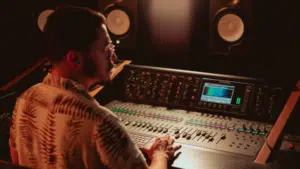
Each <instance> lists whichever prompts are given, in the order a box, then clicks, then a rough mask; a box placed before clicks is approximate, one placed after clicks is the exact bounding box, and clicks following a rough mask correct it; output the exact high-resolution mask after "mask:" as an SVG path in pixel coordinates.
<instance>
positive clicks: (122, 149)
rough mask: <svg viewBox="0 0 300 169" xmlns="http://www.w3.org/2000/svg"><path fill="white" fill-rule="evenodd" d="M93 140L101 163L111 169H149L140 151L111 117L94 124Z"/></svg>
mask: <svg viewBox="0 0 300 169" xmlns="http://www.w3.org/2000/svg"><path fill="white" fill-rule="evenodd" d="M93 139H94V140H95V143H96V148H97V152H98V154H99V156H100V158H101V162H102V163H103V164H104V165H106V166H107V167H108V168H112V169H147V168H149V167H148V165H147V163H146V160H145V159H144V157H143V154H142V153H141V151H140V150H139V149H138V148H137V146H136V145H135V144H134V143H133V142H132V140H131V139H130V137H129V135H128V133H127V132H126V131H125V129H124V127H123V126H122V125H120V124H119V123H118V121H117V119H116V118H115V117H113V116H110V115H109V116H107V117H104V119H102V120H101V122H99V123H97V124H95V127H94V134H93Z"/></svg>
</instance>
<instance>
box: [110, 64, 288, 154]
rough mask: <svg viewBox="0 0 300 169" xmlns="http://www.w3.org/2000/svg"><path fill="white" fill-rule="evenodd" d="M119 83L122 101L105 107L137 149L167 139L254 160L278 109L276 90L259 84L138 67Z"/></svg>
mask: <svg viewBox="0 0 300 169" xmlns="http://www.w3.org/2000/svg"><path fill="white" fill-rule="evenodd" d="M123 78H124V80H123V82H124V83H123V92H124V93H123V94H124V100H122V101H121V100H113V101H111V102H109V103H108V104H107V105H106V107H107V108H109V109H110V110H112V111H113V112H114V113H115V114H116V115H117V116H118V118H119V120H120V122H121V123H122V124H123V125H124V126H125V128H126V130H128V132H129V133H130V135H131V137H132V139H133V141H134V142H135V143H136V144H137V145H138V146H140V147H142V146H148V145H151V143H152V142H153V141H154V138H155V137H156V136H159V137H161V136H165V135H170V136H172V137H173V138H174V139H175V143H176V144H182V145H183V146H184V147H188V148H189V149H195V150H210V151H215V152H226V153H233V154H237V155H244V156H248V157H253V159H254V157H255V156H256V155H257V153H258V151H259V150H260V149H261V147H262V145H263V144H264V142H265V137H266V136H267V134H268V133H269V132H270V130H271V128H272V124H273V123H274V121H275V120H276V118H277V116H278V114H279V113H280V111H281V108H282V106H283V104H280V103H282V102H280V101H278V100H279V98H280V97H279V96H280V93H281V91H282V89H281V88H280V87H276V86H271V85H268V84H266V82H265V81H263V80H261V79H255V78H248V77H240V76H231V75H221V74H211V73H203V72H194V71H184V70H177V69H167V68H158V67H148V66H139V65H127V66H125V67H124V71H123ZM182 155H184V154H182Z"/></svg>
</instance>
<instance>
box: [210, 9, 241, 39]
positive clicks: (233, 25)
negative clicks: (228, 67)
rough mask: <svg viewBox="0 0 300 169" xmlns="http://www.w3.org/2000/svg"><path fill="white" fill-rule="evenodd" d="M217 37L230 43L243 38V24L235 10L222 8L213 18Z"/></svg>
mask: <svg viewBox="0 0 300 169" xmlns="http://www.w3.org/2000/svg"><path fill="white" fill-rule="evenodd" d="M214 22H215V26H216V31H217V33H218V35H219V37H220V38H221V39H222V40H223V41H225V42H226V43H230V44H238V43H239V42H241V40H242V39H243V36H244V33H245V24H244V21H243V19H242V18H241V17H240V16H239V15H238V14H237V13H236V12H235V10H230V9H228V8H227V9H226V8H225V9H222V10H220V11H219V12H218V13H217V15H216V16H215V19H214Z"/></svg>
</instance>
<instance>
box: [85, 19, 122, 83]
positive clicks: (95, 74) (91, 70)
mask: <svg viewBox="0 0 300 169" xmlns="http://www.w3.org/2000/svg"><path fill="white" fill-rule="evenodd" d="M97 31H98V39H97V40H96V41H95V42H94V43H93V44H92V45H91V48H90V51H89V53H88V57H85V58H86V59H85V61H84V67H83V69H84V73H85V75H86V76H88V77H89V78H92V79H93V80H95V81H96V82H108V81H109V80H110V73H111V70H112V68H113V64H114V61H115V59H116V57H115V54H114V48H113V45H112V41H111V39H110V37H109V34H108V32H107V29H106V26H105V24H101V26H100V28H98V30H97Z"/></svg>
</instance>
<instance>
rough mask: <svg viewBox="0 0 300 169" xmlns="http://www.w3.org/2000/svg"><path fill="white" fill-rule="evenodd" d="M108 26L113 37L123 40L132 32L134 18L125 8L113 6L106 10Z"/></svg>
mask: <svg viewBox="0 0 300 169" xmlns="http://www.w3.org/2000/svg"><path fill="white" fill-rule="evenodd" d="M103 14H104V15H105V16H106V25H107V29H108V31H109V32H110V33H111V35H112V36H114V37H116V38H118V39H123V38H126V37H127V36H128V35H129V34H130V33H131V31H132V19H131V18H132V17H130V16H131V15H130V13H129V12H128V10H126V9H125V8H124V7H123V6H121V5H118V4H111V5H109V6H107V7H106V8H105V9H104V12H103Z"/></svg>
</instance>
